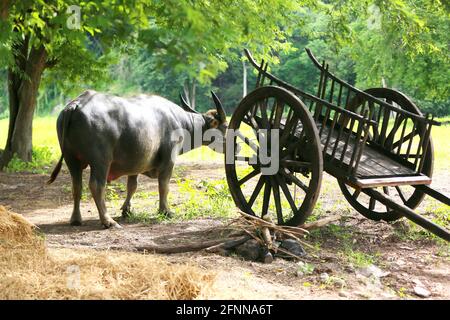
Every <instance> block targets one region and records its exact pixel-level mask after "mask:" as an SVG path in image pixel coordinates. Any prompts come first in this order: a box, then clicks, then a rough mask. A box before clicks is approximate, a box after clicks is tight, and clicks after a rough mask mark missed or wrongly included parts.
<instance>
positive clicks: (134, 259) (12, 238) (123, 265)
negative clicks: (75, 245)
mask: <svg viewBox="0 0 450 320" xmlns="http://www.w3.org/2000/svg"><path fill="white" fill-rule="evenodd" d="M213 281H214V275H213V274H211V273H209V272H206V271H204V270H201V269H199V268H198V267H196V266H192V265H189V264H184V265H180V264H177V265H174V264H170V263H169V262H167V261H166V260H165V259H164V258H162V257H160V256H156V255H144V254H137V253H129V252H117V251H97V250H78V249H46V247H45V241H44V239H43V238H41V237H39V236H37V235H36V232H35V227H34V226H33V225H31V224H30V223H29V222H28V221H26V220H25V219H24V218H23V217H22V216H20V215H18V214H15V213H12V212H9V211H7V210H6V209H5V208H4V207H2V206H0V299H196V298H204V297H206V295H207V294H208V292H209V290H210V288H211V285H212V283H213Z"/></svg>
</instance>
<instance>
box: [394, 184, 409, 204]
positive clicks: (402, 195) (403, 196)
mask: <svg viewBox="0 0 450 320" xmlns="http://www.w3.org/2000/svg"><path fill="white" fill-rule="evenodd" d="M395 190H397V193H398V195H399V196H400V199H402V201H403V203H406V202H407V200H406V197H405V195H404V194H403V191H402V189H400V187H399V186H395Z"/></svg>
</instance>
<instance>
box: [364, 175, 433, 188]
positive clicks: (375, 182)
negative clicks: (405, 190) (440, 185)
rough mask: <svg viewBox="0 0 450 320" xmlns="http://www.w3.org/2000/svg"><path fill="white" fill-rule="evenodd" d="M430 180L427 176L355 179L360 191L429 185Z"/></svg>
mask: <svg viewBox="0 0 450 320" xmlns="http://www.w3.org/2000/svg"><path fill="white" fill-rule="evenodd" d="M430 183H431V178H429V177H427V176H411V177H405V176H399V177H389V178H369V179H356V181H355V184H356V186H358V187H360V188H361V189H365V188H373V187H379V186H401V185H416V184H430Z"/></svg>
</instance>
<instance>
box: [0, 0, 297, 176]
mask: <svg viewBox="0 0 450 320" xmlns="http://www.w3.org/2000/svg"><path fill="white" fill-rule="evenodd" d="M70 4H71V2H69V1H65V0H50V1H43V0H38V1H32V0H23V1H14V2H12V1H3V2H2V6H1V7H0V17H1V29H0V31H1V32H0V34H1V36H0V37H1V38H0V44H2V45H1V46H0V50H2V52H0V54H1V55H2V57H4V58H3V59H2V61H1V63H3V64H5V65H7V67H8V91H9V115H10V121H9V130H8V138H7V143H6V146H5V151H4V153H3V157H2V161H1V163H0V168H3V167H4V166H5V165H6V164H7V163H8V162H9V161H10V159H11V158H12V156H13V155H14V154H17V156H18V157H19V158H20V159H22V160H25V161H29V160H31V154H32V119H33V113H34V110H35V107H36V97H37V93H38V88H39V85H40V82H41V79H42V76H43V74H44V72H51V73H52V74H53V75H54V77H55V78H56V79H64V80H65V81H78V82H81V81H84V82H86V81H88V80H92V79H95V77H102V75H103V74H104V72H102V71H104V70H105V67H106V66H107V65H108V63H109V62H110V61H109V60H108V59H109V58H110V57H109V56H108V53H109V52H110V49H111V48H113V47H115V46H119V45H122V46H121V47H122V49H124V50H126V45H124V44H130V43H133V42H135V41H136V40H140V41H142V42H143V43H146V44H147V45H148V48H149V49H150V50H152V52H154V53H155V54H159V56H160V57H161V58H163V59H162V61H164V63H165V64H167V65H170V66H172V67H173V68H174V69H175V70H180V69H182V68H183V67H182V66H190V67H189V68H187V69H186V70H189V74H193V75H194V74H195V76H193V78H194V77H195V78H197V79H199V80H200V81H203V82H206V81H208V79H210V78H211V77H212V76H214V75H215V74H217V72H218V71H219V70H223V69H224V66H225V64H224V62H223V61H224V56H223V55H226V54H227V53H228V52H230V49H231V48H233V47H236V46H243V45H244V44H247V43H249V42H250V41H251V42H252V45H253V46H258V45H262V46H264V48H265V52H268V51H267V50H271V49H280V48H287V47H288V44H287V43H286V42H285V41H284V40H285V34H286V32H288V30H282V29H281V26H283V25H286V21H287V20H288V19H290V18H292V13H293V12H295V9H296V7H297V6H298V4H297V2H296V1H294V0H290V1H281V0H268V1H266V2H265V3H259V2H258V3H254V2H253V1H250V0H245V1H237V0H228V1H222V2H219V1H207V0H204V1H178V0H176V1H175V0H168V1H149V0H148V1H144V0H132V1H123V0H122V1H121V0H97V1H83V2H80V3H79V7H70ZM267 5H269V6H271V7H273V8H274V9H276V12H278V13H277V14H272V13H270V14H269V12H267V10H266V6H267ZM68 9H69V11H68ZM71 10H72V11H71ZM77 13H80V14H81V15H80V16H79V17H81V20H80V21H79V25H77ZM70 24H72V27H70Z"/></svg>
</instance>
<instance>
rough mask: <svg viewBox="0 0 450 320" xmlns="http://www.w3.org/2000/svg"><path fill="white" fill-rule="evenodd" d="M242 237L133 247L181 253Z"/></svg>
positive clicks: (157, 251) (138, 249)
mask: <svg viewBox="0 0 450 320" xmlns="http://www.w3.org/2000/svg"><path fill="white" fill-rule="evenodd" d="M238 239H242V236H241V237H235V238H227V239H215V240H209V241H204V242H200V243H192V244H187V245H177V246H160V245H156V244H155V245H146V246H139V247H135V249H136V250H137V251H148V252H152V253H165V254H171V253H183V252H191V251H200V250H203V249H206V248H209V247H213V246H216V245H219V244H222V243H224V242H230V241H233V240H238Z"/></svg>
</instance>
